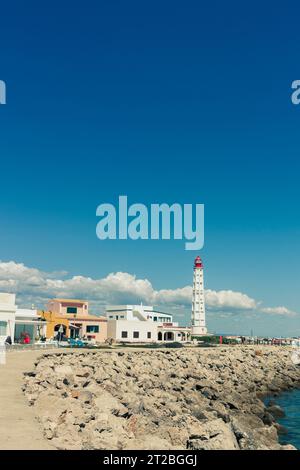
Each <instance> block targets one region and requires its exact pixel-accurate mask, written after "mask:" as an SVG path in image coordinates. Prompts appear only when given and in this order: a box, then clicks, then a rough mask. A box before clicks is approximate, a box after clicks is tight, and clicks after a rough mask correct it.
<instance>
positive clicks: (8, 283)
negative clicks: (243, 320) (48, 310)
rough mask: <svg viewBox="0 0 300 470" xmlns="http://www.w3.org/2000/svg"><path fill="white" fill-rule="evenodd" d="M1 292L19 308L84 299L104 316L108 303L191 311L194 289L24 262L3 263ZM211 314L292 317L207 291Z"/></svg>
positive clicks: (234, 296)
mask: <svg viewBox="0 0 300 470" xmlns="http://www.w3.org/2000/svg"><path fill="white" fill-rule="evenodd" d="M0 291H5V292H14V293H16V294H17V302H18V304H19V305H20V306H24V307H25V306H30V305H31V304H35V305H36V306H37V307H39V308H44V307H45V304H46V303H47V301H48V300H49V299H50V298H53V297H62V298H82V299H87V300H89V301H90V304H91V306H92V310H93V312H94V313H99V314H101V313H103V310H104V308H105V305H107V304H132V303H134V304H135V303H140V302H143V303H144V304H150V305H156V306H161V307H165V308H169V309H171V310H174V313H175V312H176V311H178V312H179V313H178V315H179V314H180V311H182V310H189V309H190V308H191V300H192V287H191V286H185V287H181V288H177V289H161V290H156V289H154V287H153V285H152V283H151V282H150V281H149V280H148V279H139V278H137V277H136V276H135V275H133V274H130V273H126V272H116V273H110V274H108V275H107V276H106V277H103V278H101V279H93V278H91V277H87V276H80V275H78V276H72V277H68V274H67V272H65V271H62V272H52V273H47V272H44V271H40V270H39V269H36V268H29V267H27V266H25V265H24V264H23V263H16V262H14V261H9V262H1V261H0ZM205 300H206V307H207V309H208V310H210V311H215V312H218V313H219V314H220V313H221V312H223V313H224V314H226V315H228V314H230V313H240V312H252V311H253V312H254V311H260V312H262V313H266V314H268V313H269V314H276V315H290V314H293V313H294V312H291V311H290V310H289V309H287V308H286V307H274V308H271V307H266V308H260V307H259V305H260V303H259V302H257V301H256V300H254V299H253V298H251V297H249V296H248V295H246V294H244V293H242V292H236V291H233V290H220V291H215V290H211V289H207V290H206V291H205Z"/></svg>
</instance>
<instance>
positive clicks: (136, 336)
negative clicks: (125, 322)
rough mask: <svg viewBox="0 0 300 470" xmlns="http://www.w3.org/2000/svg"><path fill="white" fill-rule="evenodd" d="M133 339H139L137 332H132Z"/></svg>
mask: <svg viewBox="0 0 300 470" xmlns="http://www.w3.org/2000/svg"><path fill="white" fill-rule="evenodd" d="M133 337H134V338H135V339H138V338H139V337H140V333H139V332H138V331H134V332H133Z"/></svg>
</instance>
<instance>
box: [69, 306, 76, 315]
mask: <svg viewBox="0 0 300 470" xmlns="http://www.w3.org/2000/svg"><path fill="white" fill-rule="evenodd" d="M67 313H74V314H75V315H76V313H77V307H67Z"/></svg>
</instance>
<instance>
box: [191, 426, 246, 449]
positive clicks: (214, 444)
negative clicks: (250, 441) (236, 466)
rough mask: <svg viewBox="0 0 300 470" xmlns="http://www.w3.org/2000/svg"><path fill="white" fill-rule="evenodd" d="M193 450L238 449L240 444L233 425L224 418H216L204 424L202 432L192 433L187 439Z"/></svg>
mask: <svg viewBox="0 0 300 470" xmlns="http://www.w3.org/2000/svg"><path fill="white" fill-rule="evenodd" d="M187 448H188V449H192V450H238V449H239V446H238V443H237V440H236V437H235V435H234V433H233V432H232V429H231V426H230V425H228V424H225V423H224V421H223V420H222V419H215V420H213V421H210V422H208V423H206V424H204V425H203V428H202V431H201V433H199V434H197V435H192V436H190V437H189V439H188V441H187Z"/></svg>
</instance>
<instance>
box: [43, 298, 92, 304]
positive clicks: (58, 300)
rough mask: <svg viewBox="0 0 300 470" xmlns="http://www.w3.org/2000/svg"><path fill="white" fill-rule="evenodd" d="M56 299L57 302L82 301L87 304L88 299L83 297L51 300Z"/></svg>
mask: <svg viewBox="0 0 300 470" xmlns="http://www.w3.org/2000/svg"><path fill="white" fill-rule="evenodd" d="M51 301H55V302H70V303H82V304H87V303H88V301H87V300H82V299H51V300H49V302H51Z"/></svg>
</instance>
